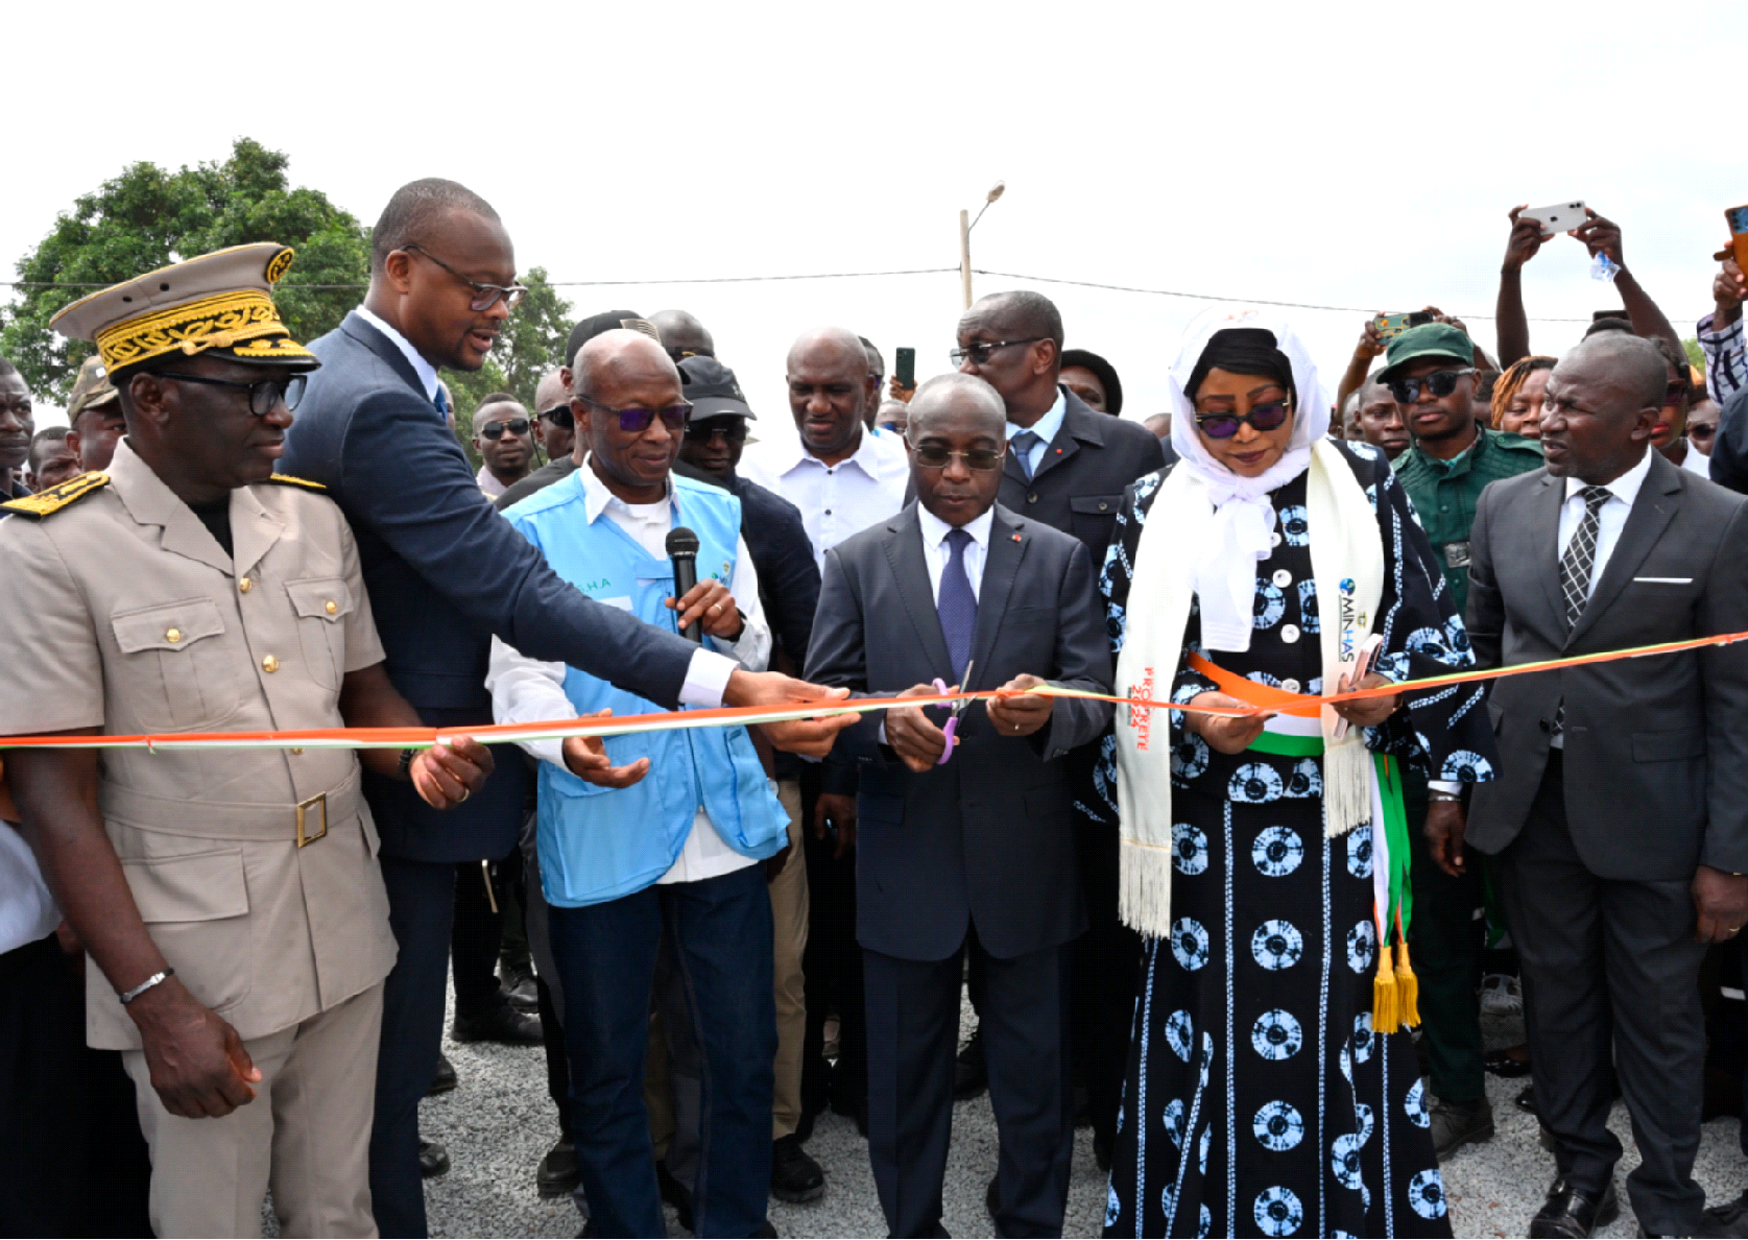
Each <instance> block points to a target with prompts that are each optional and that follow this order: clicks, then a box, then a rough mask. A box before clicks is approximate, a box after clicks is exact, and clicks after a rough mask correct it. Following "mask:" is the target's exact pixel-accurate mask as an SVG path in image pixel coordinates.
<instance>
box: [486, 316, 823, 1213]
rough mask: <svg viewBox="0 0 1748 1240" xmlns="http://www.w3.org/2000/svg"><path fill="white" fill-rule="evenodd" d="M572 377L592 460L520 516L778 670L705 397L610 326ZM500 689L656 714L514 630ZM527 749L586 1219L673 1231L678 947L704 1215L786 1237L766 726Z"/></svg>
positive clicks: (775, 822) (578, 711)
mask: <svg viewBox="0 0 1748 1240" xmlns="http://www.w3.org/2000/svg"><path fill="white" fill-rule="evenodd" d="M572 390H573V392H574V395H573V397H572V401H571V412H572V414H573V415H574V417H575V420H576V429H577V441H578V443H579V444H587V445H588V458H587V460H586V461H585V462H584V464H583V465H581V466H580V467H579V468H578V469H577V470H576V471H575V472H573V473H572V474H570V475H569V476H568V477H566V478H564V479H562V480H561V481H559V482H556V483H554V484H553V485H551V486H549V487H547V488H545V489H544V490H542V491H540V492H539V493H538V494H536V495H534V496H531V497H530V498H528V499H526V500H524V501H522V502H521V503H519V504H515V505H513V506H512V507H510V508H509V509H507V510H506V511H505V514H504V515H505V516H506V517H508V518H509V520H510V523H511V524H512V525H513V526H515V528H516V529H517V530H518V531H519V532H520V533H521V534H522V535H523V536H524V537H526V538H527V539H528V541H529V542H531V543H533V544H534V545H535V546H536V547H537V548H539V549H540V551H541V553H542V554H543V555H544V556H545V557H546V559H547V562H548V563H549V564H550V565H551V566H552V568H553V570H554V571H555V572H556V573H557V574H558V575H559V576H560V577H561V578H563V579H565V580H566V581H568V582H570V583H571V584H572V585H574V586H576V587H577V588H578V589H580V590H582V591H583V592H585V593H586V594H588V595H590V596H591V597H593V598H595V599H596V600H597V601H599V602H601V603H604V604H606V605H608V606H612V607H618V608H622V609H624V610H626V611H629V612H630V613H631V614H632V615H633V616H635V617H637V618H638V619H639V620H642V621H644V622H645V623H646V624H650V625H656V626H659V627H662V628H668V629H670V630H684V629H685V628H686V627H687V626H688V625H690V624H693V623H698V624H701V625H702V627H703V631H704V634H705V637H706V640H707V641H708V643H709V644H710V646H711V647H712V648H714V649H715V650H717V651H718V652H720V653H722V654H726V655H728V656H729V657H731V658H734V659H735V660H737V661H738V662H739V663H740V664H741V666H742V667H744V668H746V669H747V670H752V671H756V670H758V669H760V668H762V667H763V666H764V664H765V661H766V659H767V658H768V657H769V655H770V649H771V634H770V628H769V626H768V625H767V624H766V623H765V619H764V613H763V610H762V608H761V607H760V605H759V592H758V578H757V575H756V573H755V572H754V570H753V565H752V559H751V557H750V556H749V555H748V553H747V548H746V544H745V543H744V542H743V541H742V540H741V536H740V525H741V514H740V501H739V500H738V499H736V498H735V497H734V496H733V495H730V494H729V493H727V492H726V491H723V490H720V489H718V488H716V487H711V486H707V485H705V484H703V483H698V482H694V481H692V480H691V479H689V478H683V477H676V476H674V475H673V474H672V473H671V470H672V467H673V463H674V458H675V457H676V456H677V455H678V453H679V447H680V438H681V434H682V432H683V430H684V428H685V425H686V417H687V414H688V413H689V412H690V410H691V406H690V405H689V404H688V403H687V402H686V400H685V399H684V397H683V396H682V395H681V385H680V376H679V372H678V371H677V370H675V368H674V364H673V362H672V361H671V360H670V359H669V358H668V355H667V353H666V352H665V351H663V349H662V347H661V345H660V344H658V343H657V342H655V341H653V340H651V339H649V338H648V337H647V336H643V335H640V334H639V333H637V332H633V331H623V330H621V331H610V332H606V333H604V334H602V335H600V336H597V337H596V338H595V339H593V340H591V341H590V342H589V343H588V344H586V345H585V346H583V349H582V351H581V352H579V353H578V354H577V358H576V364H575V366H574V367H573V376H572ZM679 526H686V527H688V528H690V529H691V530H693V531H694V532H695V533H696V534H697V538H698V553H697V566H698V577H699V581H698V584H697V585H695V586H693V587H692V588H691V589H689V590H687V591H686V592H685V593H684V594H680V592H679V591H678V590H677V589H676V587H675V582H674V573H673V567H672V561H671V560H670V559H669V557H668V554H667V551H666V547H665V543H666V539H667V536H668V533H669V532H670V531H671V530H673V529H675V528H677V527H679ZM676 595H677V596H678V597H676ZM487 683H488V685H489V687H490V688H491V691H492V703H493V714H494V715H495V717H496V718H497V719H498V720H500V721H501V722H505V723H509V722H520V721H524V720H543V719H559V718H565V717H567V716H572V715H587V714H594V713H598V712H601V711H603V710H608V711H611V712H612V713H614V714H616V715H636V714H645V713H649V712H652V711H654V710H657V709H659V707H658V706H657V705H656V703H654V702H653V701H650V700H648V699H646V698H642V697H639V696H637V695H636V694H635V693H633V692H631V691H629V690H625V689H620V688H617V687H615V686H614V685H612V684H610V683H609V682H607V681H605V680H603V679H601V678H600V677H597V676H592V675H589V674H588V673H586V672H583V671H580V670H579V669H577V668H576V667H571V666H566V665H565V664H563V663H552V662H539V661H536V660H534V659H531V658H528V657H527V656H525V655H523V654H522V653H520V652H519V651H517V650H516V649H515V648H514V647H512V646H510V645H507V644H506V643H504V642H503V641H502V640H499V639H494V640H493V643H492V655H491V670H490V673H489V675H488V681H487ZM524 748H526V749H527V750H528V752H529V753H531V754H532V755H533V756H534V757H536V758H537V759H539V760H540V766H539V782H540V801H539V816H538V821H537V832H538V840H539V851H540V869H541V876H542V881H543V885H544V887H545V894H546V900H547V903H548V905H549V906H550V912H549V928H550V932H551V938H552V953H553V958H554V962H555V963H556V965H557V967H558V974H559V980H560V983H561V989H562V990H563V992H564V1013H563V1021H564V1030H565V1042H566V1050H567V1052H568V1056H569V1059H570V1073H571V1103H572V1110H573V1117H572V1118H573V1129H574V1132H575V1140H576V1153H577V1163H578V1166H579V1169H580V1170H581V1173H582V1182H583V1191H584V1193H585V1195H586V1196H587V1198H588V1202H589V1208H590V1229H591V1231H592V1232H593V1233H595V1234H599V1235H609V1236H662V1235H665V1234H666V1233H667V1227H666V1223H665V1221H664V1219H663V1217H662V1206H661V1198H660V1195H659V1192H658V1189H657V1183H656V1172H655V1157H654V1153H653V1150H652V1148H651V1144H650V1136H649V1119H648V1115H647V1112H646V1109H645V1106H644V1102H643V1096H642V1087H643V1066H644V1051H645V1046H646V1042H647V1038H648V1028H649V997H650V988H651V985H652V984H653V982H654V980H655V975H656V969H657V964H658V958H659V957H661V956H662V954H663V953H667V954H668V956H667V959H666V960H665V961H663V963H664V965H665V966H667V967H672V968H673V969H674V970H676V971H677V972H678V974H679V977H680V979H681V984H682V987H683V990H684V992H685V994H686V996H687V1000H688V1005H689V1008H690V1010H689V1011H688V1012H687V1013H686V1018H687V1020H688V1022H689V1026H690V1027H689V1028H687V1029H685V1030H684V1031H683V1036H684V1037H685V1038H686V1039H687V1041H689V1042H690V1044H691V1045H693V1046H695V1047H696V1048H697V1050H698V1052H699V1053H700V1054H701V1056H702V1059H703V1071H702V1073H701V1074H700V1079H701V1082H702V1090H701V1098H700V1111H701V1115H700V1123H699V1132H700V1134H701V1148H700V1150H699V1155H698V1169H697V1175H696V1182H695V1189H694V1194H693V1202H692V1214H693V1225H694V1230H695V1231H696V1233H697V1234H698V1235H723V1236H751V1235H758V1234H770V1235H775V1234H776V1233H775V1232H772V1231H769V1229H768V1224H767V1222H766V1219H765V1195H766V1191H767V1188H768V1186H769V1183H770V1178H771V1098H772V1085H773V1077H772V1059H773V1056H774V1055H775V1054H776V1051H777V1032H776V1016H775V1007H774V1004H773V1002H772V998H771V993H772V992H771V987H772V963H771V959H772V933H773V931H772V924H771V901H770V897H769V896H768V895H767V894H766V891H765V871H764V867H763V866H762V865H760V864H758V863H759V862H760V861H762V860H763V859H765V858H766V857H770V856H773V855H775V854H776V853H777V852H778V851H780V850H781V849H782V848H783V846H784V844H785V843H786V842H787V839H788V836H787V817H786V815H785V814H784V813H783V811H782V808H781V807H780V806H779V804H778V802H777V797H776V794H775V792H774V790H773V787H772V785H771V783H770V781H769V780H768V779H767V778H766V776H765V769H764V766H763V765H762V764H761V763H760V761H759V756H758V753H757V751H756V750H755V749H754V748H753V743H752V739H751V737H749V736H748V734H747V731H746V729H745V728H744V727H716V728H699V729H685V730H669V731H661V732H646V733H641V734H636V735H628V736H620V737H613V738H610V739H608V740H606V741H605V742H601V741H594V742H586V741H582V740H580V739H574V738H573V739H571V740H566V741H562V742H561V741H548V742H532V743H529V744H527V745H525V746H524ZM646 775H649V776H653V778H649V779H645V778H644V777H645V776H646Z"/></svg>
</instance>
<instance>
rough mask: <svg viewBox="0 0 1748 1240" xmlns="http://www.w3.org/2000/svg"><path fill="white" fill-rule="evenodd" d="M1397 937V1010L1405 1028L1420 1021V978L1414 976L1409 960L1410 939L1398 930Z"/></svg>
mask: <svg viewBox="0 0 1748 1240" xmlns="http://www.w3.org/2000/svg"><path fill="white" fill-rule="evenodd" d="M1397 936H1398V937H1397V939H1396V1012H1397V1014H1398V1015H1399V1016H1400V1017H1401V1018H1402V1025H1403V1027H1404V1028H1406V1027H1408V1026H1410V1025H1418V1024H1419V1023H1420V979H1419V978H1417V977H1415V976H1414V966H1413V965H1411V964H1410V963H1409V961H1408V939H1407V938H1406V936H1403V935H1402V933H1401V931H1400V930H1398V931H1397Z"/></svg>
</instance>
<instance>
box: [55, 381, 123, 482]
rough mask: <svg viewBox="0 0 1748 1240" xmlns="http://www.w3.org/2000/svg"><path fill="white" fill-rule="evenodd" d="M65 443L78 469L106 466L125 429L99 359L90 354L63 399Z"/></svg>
mask: <svg viewBox="0 0 1748 1240" xmlns="http://www.w3.org/2000/svg"><path fill="white" fill-rule="evenodd" d="M67 425H68V427H69V428H70V429H69V430H68V432H67V447H68V448H70V449H71V450H72V452H73V455H74V457H76V458H77V459H78V462H79V471H80V472H81V473H86V472H89V471H91V470H94V469H108V468H109V462H110V458H112V457H113V456H114V455H115V445H116V444H118V443H120V442H121V437H122V436H123V435H125V434H126V433H127V422H126V421H125V420H124V419H123V418H122V416H121V401H120V399H119V398H118V397H117V396H116V394H115V386H114V385H113V384H112V383H110V381H109V371H108V370H106V369H105V368H104V365H103V359H102V358H100V357H98V356H96V355H95V354H93V355H92V356H91V357H88V358H86V359H85V364H84V365H83V366H81V367H79V378H78V380H77V381H75V382H74V384H73V395H72V398H71V399H70V400H68V401H67Z"/></svg>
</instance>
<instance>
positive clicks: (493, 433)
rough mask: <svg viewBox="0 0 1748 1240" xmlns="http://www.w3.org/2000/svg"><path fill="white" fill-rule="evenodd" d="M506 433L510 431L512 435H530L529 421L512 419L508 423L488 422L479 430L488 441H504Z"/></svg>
mask: <svg viewBox="0 0 1748 1240" xmlns="http://www.w3.org/2000/svg"><path fill="white" fill-rule="evenodd" d="M505 431H509V432H510V433H511V434H512V435H526V434H527V433H528V419H527V418H511V419H510V420H509V421H508V422H487V423H486V424H485V425H484V426H482V427H480V428H479V433H480V434H481V435H483V436H485V437H486V438H487V439H502V438H503V437H504V432H505Z"/></svg>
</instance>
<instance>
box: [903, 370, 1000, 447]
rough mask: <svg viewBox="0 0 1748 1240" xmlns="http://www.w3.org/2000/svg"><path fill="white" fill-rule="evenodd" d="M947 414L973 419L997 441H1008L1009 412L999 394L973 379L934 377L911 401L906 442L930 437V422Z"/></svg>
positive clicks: (947, 376) (986, 384)
mask: <svg viewBox="0 0 1748 1240" xmlns="http://www.w3.org/2000/svg"><path fill="white" fill-rule="evenodd" d="M946 412H953V413H957V414H961V415H966V416H969V417H972V418H975V420H976V422H977V424H978V426H979V428H980V429H986V430H987V431H988V432H989V433H990V434H991V435H993V436H994V437H995V438H996V439H997V440H998V441H999V440H1003V439H1005V438H1006V437H1007V421H1008V412H1007V405H1006V404H1005V403H1004V402H1003V401H1002V398H1001V393H1000V392H998V391H996V390H995V389H994V388H992V387H990V386H989V384H988V383H986V382H984V381H983V380H982V379H979V378H978V377H977V376H976V375H964V374H945V375H936V376H935V377H934V378H933V379H929V380H927V381H926V382H924V383H923V385H922V386H921V387H919V388H917V390H916V395H915V396H913V397H911V398H910V407H909V412H908V414H907V420H906V424H905V438H907V439H909V440H910V441H911V442H912V443H916V442H918V441H919V440H921V439H922V438H923V437H924V436H925V435H927V434H928V433H929V425H930V422H931V421H932V420H933V419H935V418H937V417H939V416H940V415H941V414H943V413H946Z"/></svg>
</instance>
